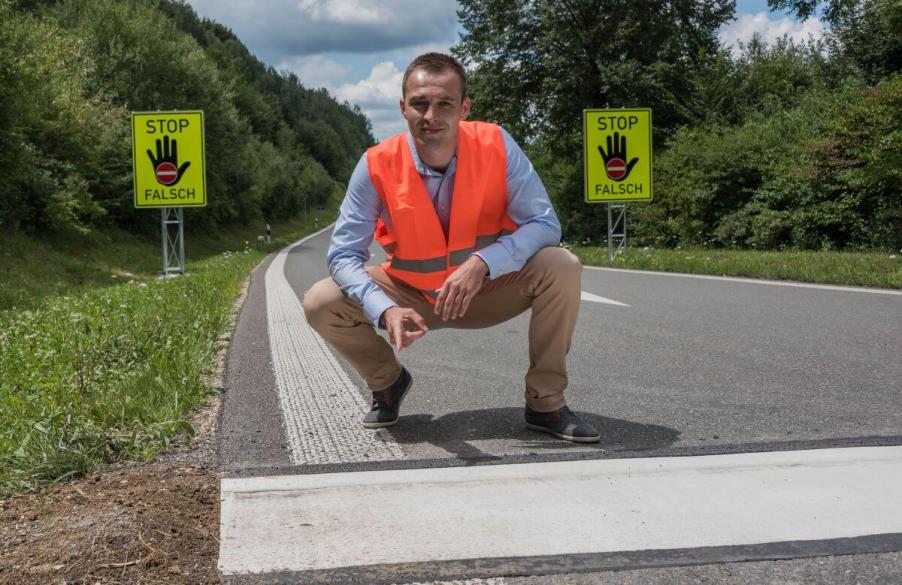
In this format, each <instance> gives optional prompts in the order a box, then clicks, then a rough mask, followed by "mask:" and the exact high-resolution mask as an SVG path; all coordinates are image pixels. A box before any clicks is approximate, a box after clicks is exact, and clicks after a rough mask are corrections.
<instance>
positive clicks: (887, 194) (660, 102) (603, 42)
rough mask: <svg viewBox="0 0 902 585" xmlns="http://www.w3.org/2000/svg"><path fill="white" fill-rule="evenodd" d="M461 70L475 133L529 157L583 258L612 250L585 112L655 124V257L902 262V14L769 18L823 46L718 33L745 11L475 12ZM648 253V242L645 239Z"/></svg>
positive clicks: (801, 11) (630, 4)
mask: <svg viewBox="0 0 902 585" xmlns="http://www.w3.org/2000/svg"><path fill="white" fill-rule="evenodd" d="M460 6H461V9H460V12H459V15H460V19H461V23H462V25H463V28H464V31H463V33H462V36H461V40H460V42H459V43H458V44H457V45H456V46H455V47H454V49H453V51H454V53H455V54H456V55H457V56H458V57H459V58H460V59H462V60H463V61H464V62H465V64H466V65H467V66H468V68H469V69H470V70H471V71H472V76H471V79H470V80H469V85H470V88H471V91H470V94H471V96H472V98H473V102H474V113H475V115H476V116H477V117H480V118H483V119H487V120H491V121H494V122H498V123H500V124H502V125H503V126H504V127H506V128H507V129H508V130H509V131H511V133H512V134H513V135H514V136H515V138H516V139H517V140H519V141H520V142H521V143H523V144H524V146H525V148H526V150H527V152H528V154H529V155H530V157H531V159H532V161H533V163H534V164H535V165H536V167H537V169H538V170H539V173H540V175H541V176H542V179H543V181H544V182H545V185H546V187H547V188H548V190H549V193H550V194H551V196H552V198H553V200H554V202H555V207H556V208H557V210H558V214H559V215H560V218H561V222H562V224H563V228H564V238H565V240H569V241H571V242H584V241H589V240H591V241H595V242H598V241H600V240H601V238H602V237H603V235H604V234H605V233H606V224H605V222H606V209H605V206H604V205H597V204H596V205H590V204H587V203H585V202H584V190H583V189H584V187H583V160H582V134H581V121H582V116H581V114H582V110H583V109H589V108H627V107H650V108H652V110H653V117H654V141H655V168H654V186H655V199H654V201H652V202H650V203H636V204H631V205H630V214H629V217H630V223H629V226H630V227H629V230H630V232H631V234H633V235H634V236H637V237H638V239H639V240H638V241H639V242H643V243H644V244H646V245H664V246H677V245H710V246H718V247H737V248H758V249H762V248H769V249H770V248H801V249H890V250H899V249H900V248H902V75H900V69H899V68H900V66H902V3H900V2H898V0H829V1H827V2H824V1H821V0H770V7H771V8H772V9H779V10H786V11H789V12H790V13H791V14H792V15H795V16H798V17H800V18H804V17H808V16H811V15H818V16H820V17H821V18H822V19H823V20H824V21H825V22H826V23H827V25H828V26H829V28H828V30H827V33H826V34H825V36H824V37H823V38H822V39H820V40H817V41H814V40H812V41H809V42H802V43H793V42H791V41H790V40H789V39H786V38H784V39H783V40H781V41H780V42H777V43H772V44H771V45H765V44H764V43H763V42H762V41H761V39H760V38H755V39H752V40H751V42H749V43H747V44H746V45H745V46H744V47H742V48H741V50H738V51H737V50H734V49H732V48H729V47H724V46H721V44H720V43H719V41H718V38H717V33H718V30H719V29H720V27H721V26H723V25H724V24H725V23H727V22H729V21H730V20H731V19H732V18H733V17H734V12H735V5H734V2H733V1H732V0H707V1H705V2H696V1H693V0H676V1H674V2H667V3H660V2H655V1H652V0H536V1H535V2H524V3H516V4H512V3H509V2H503V1H501V0H461V1H460ZM633 241H636V240H635V239H634V240H633Z"/></svg>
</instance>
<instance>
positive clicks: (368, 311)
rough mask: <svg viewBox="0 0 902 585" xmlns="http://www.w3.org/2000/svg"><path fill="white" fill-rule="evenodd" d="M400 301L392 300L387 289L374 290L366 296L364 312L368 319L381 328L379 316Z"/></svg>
mask: <svg viewBox="0 0 902 585" xmlns="http://www.w3.org/2000/svg"><path fill="white" fill-rule="evenodd" d="M397 306H398V303H396V302H395V301H393V300H391V299H390V298H389V296H388V295H387V294H385V291H383V290H382V289H379V290H374V291H373V292H371V293H370V294H368V295H367V296H366V299H364V301H363V312H364V314H365V315H366V317H367V319H369V320H370V321H371V322H372V323H373V326H375V327H376V328H377V329H378V328H379V317H381V316H382V313H384V312H385V311H386V310H387V309H391V308H392V307H397Z"/></svg>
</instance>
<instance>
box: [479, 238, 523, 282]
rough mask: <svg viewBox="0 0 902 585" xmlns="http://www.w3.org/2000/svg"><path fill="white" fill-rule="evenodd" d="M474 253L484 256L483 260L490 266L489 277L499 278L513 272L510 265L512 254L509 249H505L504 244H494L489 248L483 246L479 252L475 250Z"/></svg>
mask: <svg viewBox="0 0 902 585" xmlns="http://www.w3.org/2000/svg"><path fill="white" fill-rule="evenodd" d="M473 255H474V256H479V257H480V258H482V261H483V262H485V265H486V266H488V267H489V273H488V277H489V278H498V277H499V276H503V275H505V274H507V273H508V272H513V270H512V269H511V266H510V265H511V257H510V254H509V253H508V251H507V250H505V249H504V247H503V246H499V245H496V244H492V245H491V246H489V247H487V248H483V249H482V250H480V251H478V252H474V254H473Z"/></svg>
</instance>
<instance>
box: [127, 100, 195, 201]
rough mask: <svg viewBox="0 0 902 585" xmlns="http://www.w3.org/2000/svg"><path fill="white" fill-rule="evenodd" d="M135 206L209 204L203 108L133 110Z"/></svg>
mask: <svg viewBox="0 0 902 585" xmlns="http://www.w3.org/2000/svg"><path fill="white" fill-rule="evenodd" d="M132 168H133V170H134V174H135V207H202V206H204V205H206V204H207V189H206V186H207V181H206V170H205V165H204V113H203V112H132Z"/></svg>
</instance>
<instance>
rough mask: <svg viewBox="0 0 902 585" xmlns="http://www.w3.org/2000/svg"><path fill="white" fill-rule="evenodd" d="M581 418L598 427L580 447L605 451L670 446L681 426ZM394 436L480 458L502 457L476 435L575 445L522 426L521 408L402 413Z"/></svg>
mask: <svg viewBox="0 0 902 585" xmlns="http://www.w3.org/2000/svg"><path fill="white" fill-rule="evenodd" d="M577 414H579V416H580V417H581V418H583V420H585V421H587V422H589V423H591V424H592V425H594V426H595V428H597V429H598V430H599V431H600V432H601V442H599V443H596V444H588V445H587V444H583V445H579V447H580V448H582V449H586V448H590V449H599V450H610V451H645V450H652V449H661V448H664V447H669V446H670V445H672V444H673V443H675V442H676V440H677V438H678V437H679V435H680V431H678V430H676V429H672V428H669V427H663V426H659V425H647V424H640V423H634V422H630V421H626V420H621V419H616V418H609V417H606V416H601V415H597V414H592V413H588V412H578V413H577ZM387 430H388V431H389V432H390V434H391V435H392V437H393V438H394V439H395V440H396V441H397V442H398V443H401V444H402V445H403V444H407V445H411V444H421V443H430V444H432V445H435V446H436V447H439V448H440V449H444V450H445V451H447V452H449V453H452V454H453V455H455V456H456V457H459V458H460V459H465V460H466V459H474V460H476V459H478V460H480V461H485V460H487V459H488V460H492V459H502V457H500V456H497V455H493V454H491V453H486V452H484V451H482V450H480V449H479V448H477V447H476V446H474V445H473V444H472V442H475V441H506V442H514V443H515V444H516V446H517V447H518V450H523V449H526V450H532V451H544V452H551V451H566V450H572V449H573V448H574V447H575V445H574V444H573V443H569V442H567V441H562V440H560V439H558V438H556V437H553V436H551V435H547V434H545V433H540V432H536V431H532V430H529V429H527V428H526V427H525V426H524V423H523V409H522V408H489V409H483V410H465V411H462V412H455V413H451V414H446V415H444V416H440V417H438V418H434V417H433V416H431V415H428V414H415V415H407V416H404V415H402V416H401V420H400V421H399V422H398V424H397V425H396V426H394V427H391V428H389V429H387Z"/></svg>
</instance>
